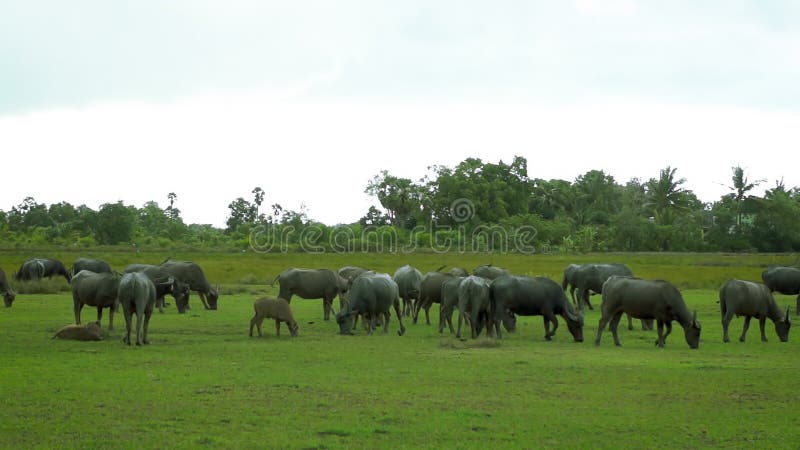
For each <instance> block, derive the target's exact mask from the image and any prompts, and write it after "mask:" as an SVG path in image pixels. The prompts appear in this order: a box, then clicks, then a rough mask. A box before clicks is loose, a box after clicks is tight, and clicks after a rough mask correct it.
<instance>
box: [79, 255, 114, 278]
mask: <svg viewBox="0 0 800 450" xmlns="http://www.w3.org/2000/svg"><path fill="white" fill-rule="evenodd" d="M81 270H89V271H92V272H94V273H111V272H112V270H111V266H110V265H109V264H108V263H107V262H105V261H102V260H100V259H90V258H78V259H76V260H75V262H74V263H72V274H73V275H74V274H76V273H78V272H80V271H81Z"/></svg>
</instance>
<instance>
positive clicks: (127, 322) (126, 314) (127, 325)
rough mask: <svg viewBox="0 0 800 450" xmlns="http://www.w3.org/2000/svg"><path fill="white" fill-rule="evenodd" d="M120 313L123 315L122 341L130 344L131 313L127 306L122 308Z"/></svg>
mask: <svg viewBox="0 0 800 450" xmlns="http://www.w3.org/2000/svg"><path fill="white" fill-rule="evenodd" d="M122 315H123V316H124V317H125V336H123V337H122V342H124V343H126V344H128V345H131V321H132V319H133V317H132V316H133V313H132V312H131V310H130V309H128V308H127V307H126V308H124V309H123V310H122Z"/></svg>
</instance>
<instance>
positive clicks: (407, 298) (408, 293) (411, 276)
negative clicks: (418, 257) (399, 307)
mask: <svg viewBox="0 0 800 450" xmlns="http://www.w3.org/2000/svg"><path fill="white" fill-rule="evenodd" d="M392 279H393V280H394V282H395V283H397V287H398V289H400V298H401V299H403V315H405V316H409V315H411V310H412V309H414V303H415V301H419V286H420V284H422V272H420V271H419V270H417V269H415V268H413V267H411V266H409V265H408V264H406V265H405V266H403V267H400V268H399V269H397V271H395V273H394V277H392Z"/></svg>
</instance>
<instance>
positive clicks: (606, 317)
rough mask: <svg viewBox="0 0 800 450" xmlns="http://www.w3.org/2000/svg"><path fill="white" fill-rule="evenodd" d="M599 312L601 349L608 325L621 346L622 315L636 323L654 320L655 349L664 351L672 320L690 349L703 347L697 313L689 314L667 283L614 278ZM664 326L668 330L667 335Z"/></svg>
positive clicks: (608, 283) (598, 336)
mask: <svg viewBox="0 0 800 450" xmlns="http://www.w3.org/2000/svg"><path fill="white" fill-rule="evenodd" d="M600 309H601V311H602V317H601V318H600V323H599V324H598V326H597V339H595V341H594V343H595V344H596V345H600V337H601V336H602V334H603V330H604V329H605V327H606V325H607V324H608V323H609V322H610V323H611V325H610V326H609V328H611V334H613V335H614V344H615V345H617V346H619V345H622V344H620V342H619V336H618V335H617V326H618V325H619V319H620V318H621V317H622V314H623V313H628V314H630V315H631V316H633V317H635V318H637V319H652V320H655V321H656V323H657V324H658V340H657V341H656V345H657V346H659V347H664V344H665V342H666V340H667V336H669V334H670V333H671V332H672V321H673V320H675V321H677V322H678V323H679V324H681V326H682V327H683V334H684V335H685V337H686V343H687V344H689V347H690V348H697V347H698V346H699V345H700V323H699V322H698V321H697V311H695V312H694V314H692V313H691V312H689V308H687V307H686V303H684V301H683V297H682V296H681V293H680V291H678V289H677V288H676V287H675V286H673V285H672V284H671V283H669V282H667V281H663V280H642V279H639V278H633V277H619V276H612V277H611V278H609V279H608V280H607V281H606V283H605V285H604V286H603V303H602V304H601V308H600ZM664 326H666V328H667V332H666V334H664Z"/></svg>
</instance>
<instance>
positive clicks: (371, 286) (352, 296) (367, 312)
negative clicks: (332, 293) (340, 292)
mask: <svg viewBox="0 0 800 450" xmlns="http://www.w3.org/2000/svg"><path fill="white" fill-rule="evenodd" d="M392 306H394V312H395V314H397V321H398V322H400V330H398V332H397V334H398V335H400V336H402V335H403V334H404V333H405V332H406V328H405V326H403V316H402V314H400V292H399V289H398V287H397V283H395V282H394V280H392V278H391V277H390V276H389V275H387V274H384V273H381V274H363V275H361V276H360V277H358V278H356V279H355V280H353V285H352V286H351V287H350V290H349V291H348V293H347V301H346V302H345V303H344V308H343V309H342V310H341V311H339V314H337V315H336V323H337V324H339V333H340V334H353V332H352V329H353V322H354V321H355V317H356V315H358V314H361V315H363V316H364V321H365V322H368V323H367V330H368V331H367V333H368V334H372V331H373V330H374V329H375V326H376V325H377V324H378V321H379V320H381V317H382V318H383V320H384V325H383V331H384V333H385V332H387V331H388V330H389V318H390V315H389V309H390V308H391V307H392Z"/></svg>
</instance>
